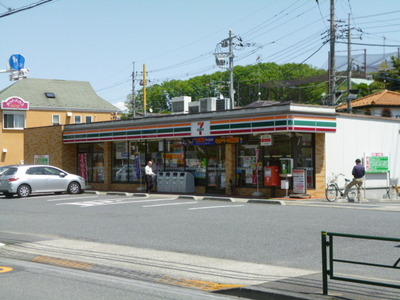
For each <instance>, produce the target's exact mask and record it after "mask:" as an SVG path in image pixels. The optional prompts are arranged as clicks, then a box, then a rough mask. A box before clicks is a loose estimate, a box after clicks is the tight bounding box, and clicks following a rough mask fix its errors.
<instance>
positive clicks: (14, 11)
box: [0, 0, 53, 18]
mask: <svg viewBox="0 0 400 300" xmlns="http://www.w3.org/2000/svg"><path fill="white" fill-rule="evenodd" d="M51 1H53V0H42V1H39V2H35V3H32V4H29V5H25V6H22V7H20V8H16V9H13V8H7V7H6V8H7V9H8V11H7V12H5V13H2V14H0V18H4V17H7V16H10V15H13V14H16V13H19V12H21V11H24V10H28V9H31V8H34V7H37V6H39V5H42V4H46V3H48V2H51ZM3 6H4V5H3Z"/></svg>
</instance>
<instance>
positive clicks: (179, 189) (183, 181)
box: [157, 172, 194, 193]
mask: <svg viewBox="0 0 400 300" xmlns="http://www.w3.org/2000/svg"><path fill="white" fill-rule="evenodd" d="M157 192H168V193H193V192H194V176H193V174H192V173H190V172H159V173H158V174H157Z"/></svg>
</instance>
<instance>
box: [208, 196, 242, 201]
mask: <svg viewBox="0 0 400 300" xmlns="http://www.w3.org/2000/svg"><path fill="white" fill-rule="evenodd" d="M203 200H211V201H226V202H235V201H234V200H233V199H232V198H224V197H208V196H207V197H203Z"/></svg>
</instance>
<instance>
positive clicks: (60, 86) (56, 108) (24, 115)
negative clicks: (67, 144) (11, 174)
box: [0, 78, 118, 166]
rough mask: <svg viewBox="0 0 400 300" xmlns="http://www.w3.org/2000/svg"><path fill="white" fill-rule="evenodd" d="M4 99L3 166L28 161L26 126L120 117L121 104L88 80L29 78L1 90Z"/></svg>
mask: <svg viewBox="0 0 400 300" xmlns="http://www.w3.org/2000/svg"><path fill="white" fill-rule="evenodd" d="M0 101H1V109H0V113H1V118H0V155H1V156H0V166H3V165H9V164H21V163H24V129H25V128H33V127H46V126H62V125H65V124H81V123H94V122H101V121H111V120H115V119H117V118H118V108H116V107H115V106H113V105H112V104H111V103H109V102H107V101H106V100H104V99H103V98H101V97H99V96H98V95H97V94H96V92H95V91H94V89H93V88H92V86H91V85H90V83H89V82H84V81H69V80H54V79H34V78H26V79H22V80H19V81H17V82H15V83H14V84H12V85H10V86H9V87H7V88H5V89H4V90H2V91H0ZM52 142H54V147H58V146H59V145H60V144H61V142H62V141H61V140H60V141H49V143H52ZM49 163H50V164H51V163H52V162H51V161H50V162H49Z"/></svg>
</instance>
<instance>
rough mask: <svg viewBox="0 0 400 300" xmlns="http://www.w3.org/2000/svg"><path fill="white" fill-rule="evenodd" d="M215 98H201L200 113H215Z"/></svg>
mask: <svg viewBox="0 0 400 300" xmlns="http://www.w3.org/2000/svg"><path fill="white" fill-rule="evenodd" d="M216 101H217V98H215V97H211V98H201V99H199V102H200V112H207V111H216V109H217V102H216Z"/></svg>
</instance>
